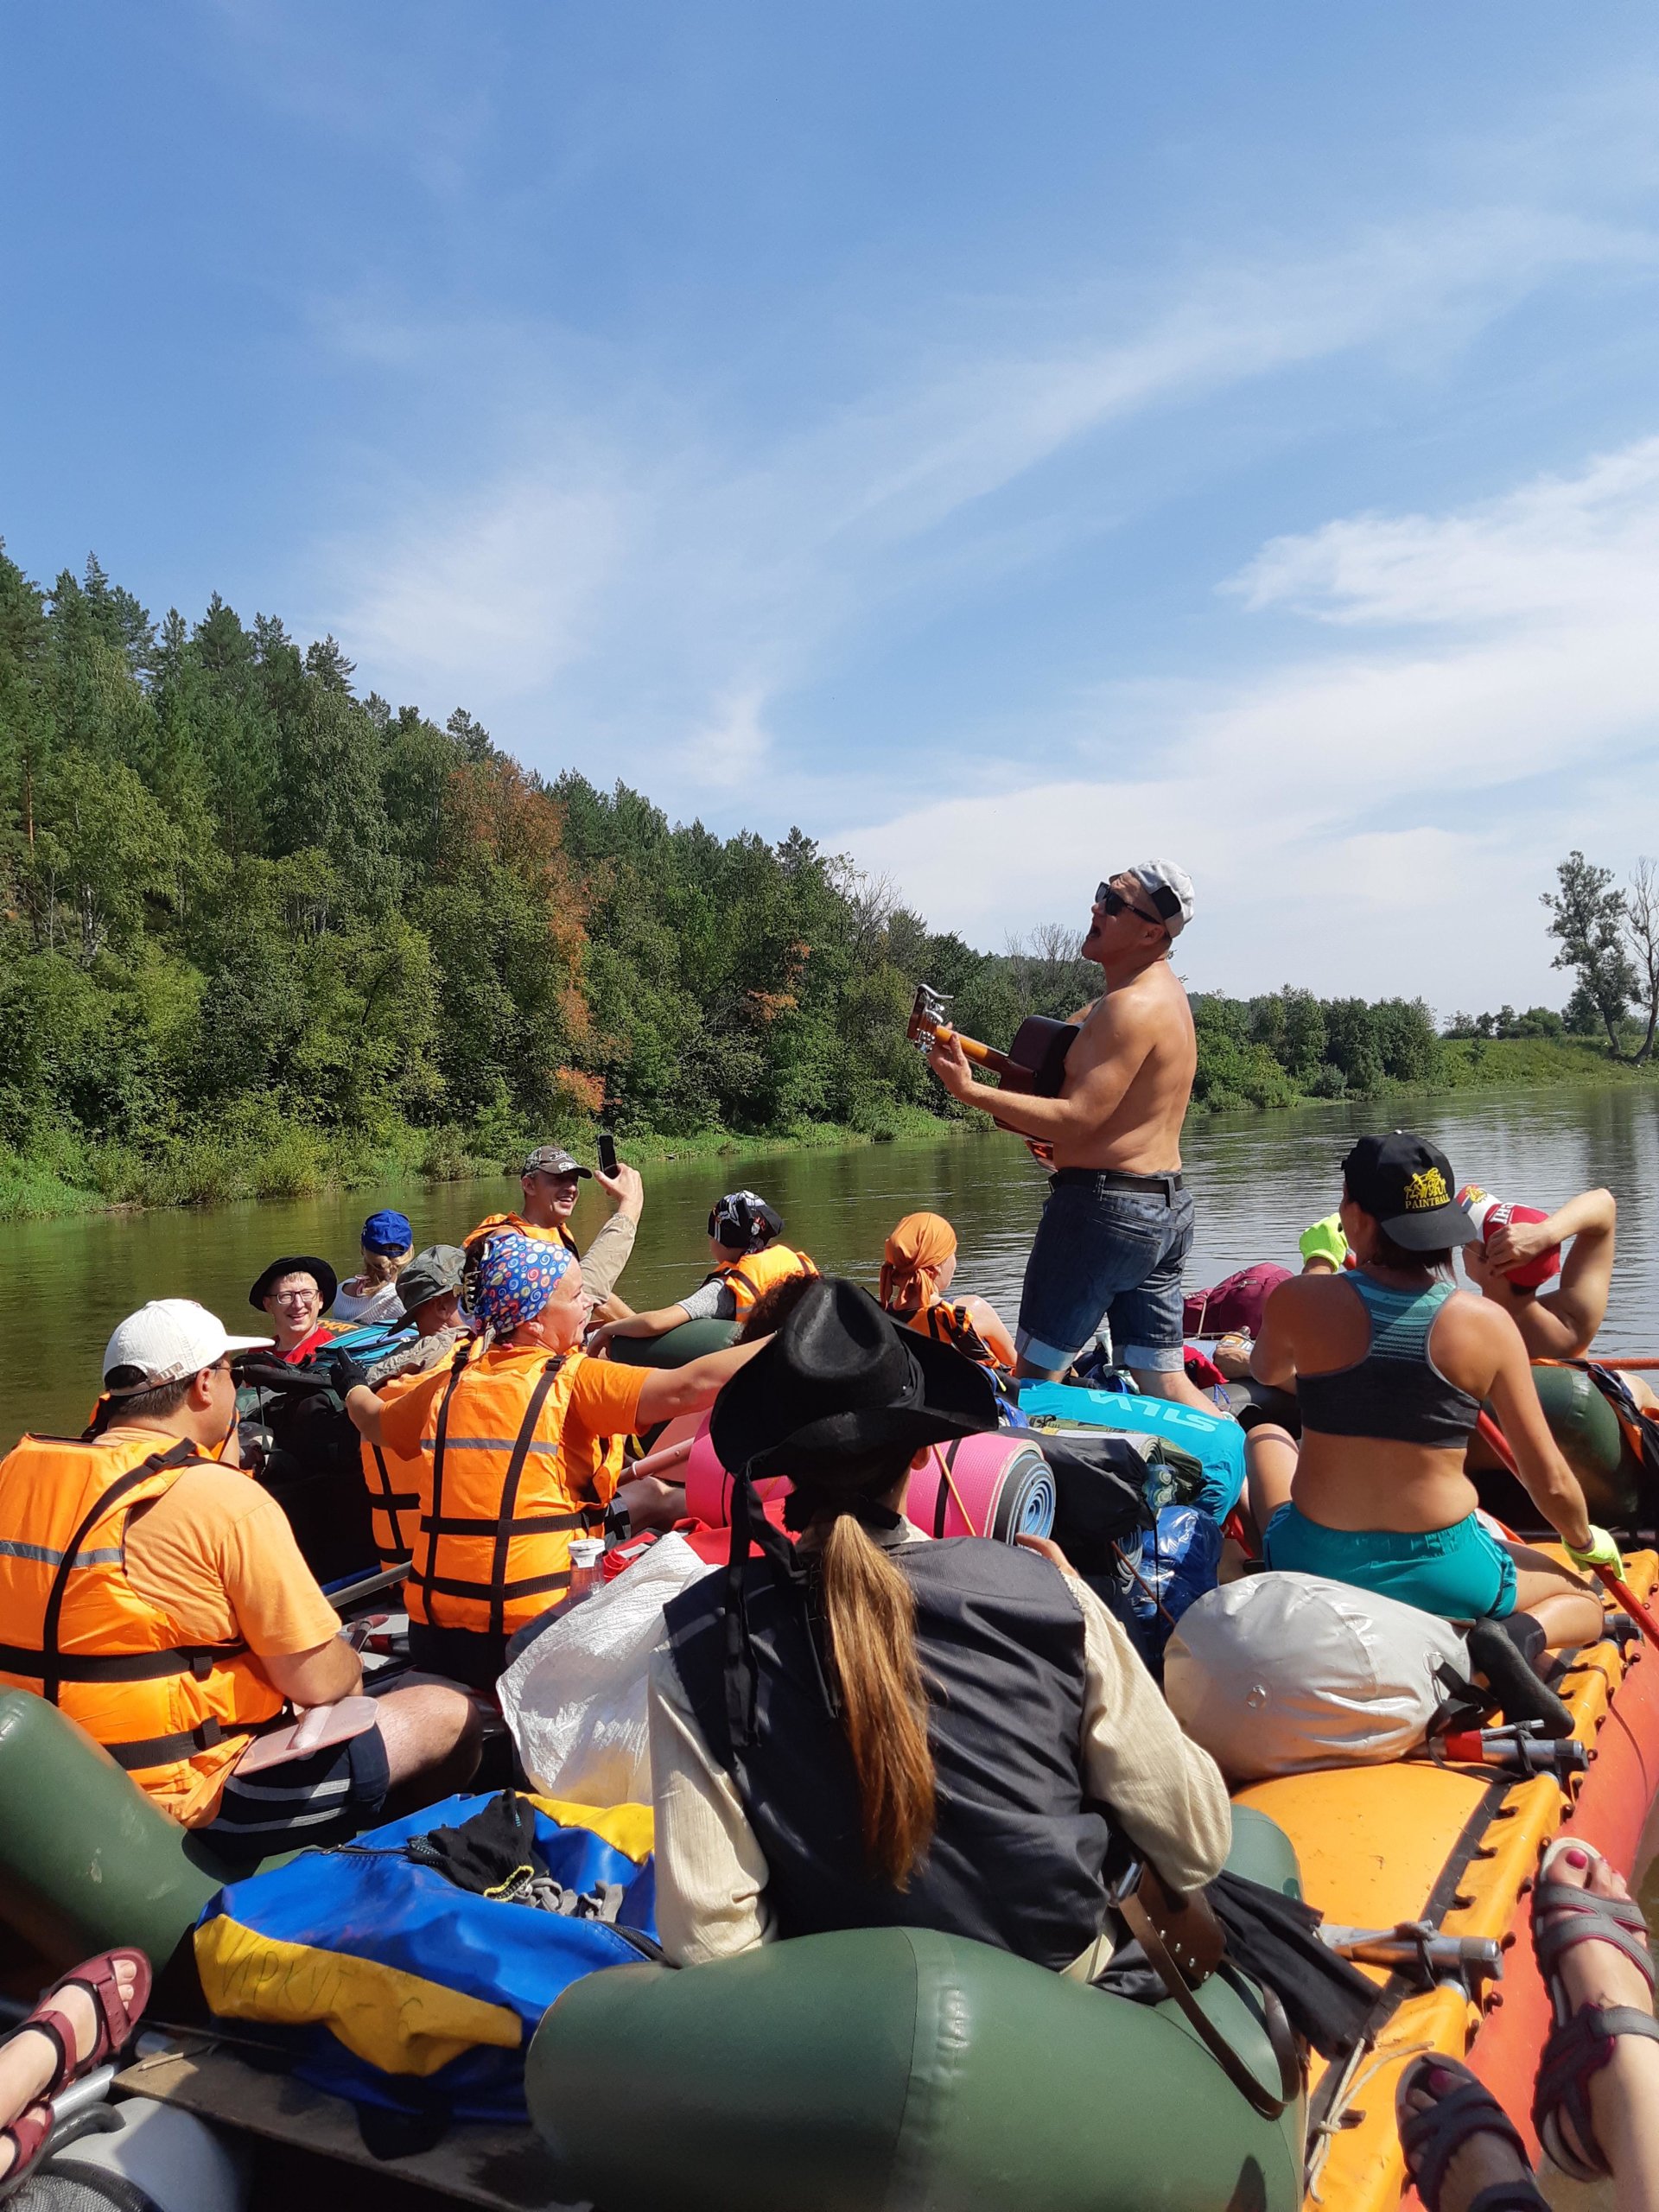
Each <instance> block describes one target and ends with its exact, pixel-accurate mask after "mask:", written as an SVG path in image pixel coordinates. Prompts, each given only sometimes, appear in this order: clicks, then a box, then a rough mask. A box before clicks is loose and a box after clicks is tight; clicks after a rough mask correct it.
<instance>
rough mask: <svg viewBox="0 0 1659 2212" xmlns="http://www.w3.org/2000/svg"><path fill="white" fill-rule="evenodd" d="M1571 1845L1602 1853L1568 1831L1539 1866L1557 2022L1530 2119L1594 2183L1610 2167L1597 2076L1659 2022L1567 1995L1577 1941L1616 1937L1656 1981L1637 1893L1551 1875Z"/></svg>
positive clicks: (1538, 1913) (1562, 2161)
mask: <svg viewBox="0 0 1659 2212" xmlns="http://www.w3.org/2000/svg"><path fill="white" fill-rule="evenodd" d="M1568 1850H1573V1851H1580V1852H1582V1853H1584V1855H1585V1856H1586V1858H1587V1859H1599V1858H1600V1857H1601V1853H1599V1851H1598V1850H1597V1849H1596V1847H1595V1846H1594V1845H1593V1844H1591V1843H1585V1842H1583V1841H1582V1840H1580V1838H1578V1837H1577V1836H1571V1835H1568V1836H1562V1837H1560V1838H1558V1839H1557V1840H1556V1841H1555V1842H1554V1843H1553V1844H1551V1846H1550V1847H1549V1849H1548V1851H1547V1852H1546V1853H1544V1859H1543V1864H1542V1865H1541V1866H1540V1868H1539V1870H1538V1883H1537V1887H1536V1888H1535V1890H1534V1891H1533V1898H1532V1947H1533V1949H1534V1951H1535V1954H1536V1955H1537V1960H1538V1970H1539V1972H1540V1974H1541V1975H1542V1976H1543V1980H1544V1985H1545V1987H1546V1988H1547V1989H1548V1992H1549V1999H1550V2005H1551V2007H1552V2009H1553V2011H1554V2015H1555V2024H1554V2027H1553V2028H1552V2029H1551V2030H1550V2031H1549V2035H1548V2038H1547V2040H1546V2042H1545V2044H1544V2048H1543V2050H1542V2051H1541V2054H1540V2056H1539V2061H1538V2079H1537V2082H1536V2084H1535V2088H1534V2090H1533V2098H1532V2124H1533V2126H1535V2128H1536V2129H1537V2131H1538V2139H1539V2141H1540V2142H1541V2144H1542V2145H1543V2146H1544V2148H1545V2150H1546V2151H1548V2153H1549V2156H1550V2158H1551V2160H1552V2161H1553V2162H1554V2164H1556V2165H1557V2166H1559V2167H1560V2170H1561V2171H1562V2172H1563V2173H1564V2174H1566V2175H1567V2176H1569V2177H1570V2178H1571V2179H1573V2181H1580V2182H1588V2181H1599V2180H1600V2179H1602V2178H1603V2177H1604V2176H1605V2175H1606V2174H1607V2173H1608V2172H1609V2171H1610V2168H1609V2167H1608V2164H1607V2159H1606V2154H1605V2152H1604V2151H1603V2150H1602V2147H1601V2145H1600V2144H1599V2142H1598V2141H1597V2140H1596V2129H1595V2122H1594V2120H1592V2117H1591V2112H1590V2082H1591V2078H1592V2075H1596V2074H1598V2073H1599V2072H1600V2070H1601V2069H1602V2068H1603V2067H1604V2066H1605V2065H1606V2063H1607V2062H1608V2061H1609V2059H1611V2056H1612V2055H1613V2049H1614V2046H1615V2044H1617V2043H1618V2039H1619V2037H1621V2036H1643V2037H1651V2038H1652V2039H1653V2040H1654V2041H1655V2042H1659V2023H1656V2021H1655V2019H1654V2017H1653V2015H1652V2013H1651V2012H1643V2011H1642V2010H1641V2009H1640V2008H1639V2007H1638V2006H1637V2005H1579V2006H1577V2007H1576V2008H1575V2007H1574V2005H1573V2002H1572V1999H1570V1998H1569V1997H1568V1995H1567V1985H1566V1983H1565V1982H1564V1981H1563V1980H1562V1979H1561V1977H1560V1974H1559V1972H1558V1971H1557V1969H1558V1967H1559V1966H1560V1960H1561V1956H1562V1954H1563V1953H1564V1952H1567V1951H1569V1950H1571V1949H1572V1948H1573V1945H1574V1944H1575V1943H1610V1944H1611V1946H1612V1948H1614V1949H1615V1950H1616V1951H1619V1952H1622V1953H1623V1955H1624V1957H1625V1958H1627V1959H1629V1960H1630V1962H1631V1964H1632V1965H1634V1966H1636V1967H1639V1968H1640V1970H1641V1972H1642V1973H1643V1975H1644V1976H1645V1977H1646V1979H1647V1984H1648V1986H1649V1989H1651V1988H1652V1987H1653V1986H1654V1967H1653V1959H1652V1955H1651V1954H1650V1953H1649V1949H1648V1944H1647V1933H1648V1930H1647V1923H1646V1921H1645V1920H1644V1919H1643V1915H1642V1908H1641V1906H1640V1905H1638V1904H1637V1902H1636V1900H1635V1898H1634V1897H1601V1896H1599V1895H1598V1894H1597V1893H1596V1892H1595V1891H1591V1890H1586V1889H1581V1888H1580V1886H1579V1885H1577V1884H1576V1883H1573V1882H1560V1881H1554V1880H1552V1879H1551V1878H1550V1871H1549V1870H1550V1868H1551V1866H1553V1865H1554V1861H1555V1859H1557V1857H1558V1856H1559V1855H1560V1853H1562V1852H1564V1851H1568ZM1564 2118H1565V2119H1566V2120H1568V2121H1570V2122H1571V2124H1572V2128H1573V2135H1574V2136H1575V2137H1576V2138H1577V2139H1578V2147H1577V2148H1576V2149H1575V2148H1574V2147H1573V2143H1572V2141H1571V2140H1570V2139H1568V2137H1567V2133H1566V2132H1565V2130H1564V2129H1563V2127H1562V2125H1561V2123H1562V2120H1563V2119H1564Z"/></svg>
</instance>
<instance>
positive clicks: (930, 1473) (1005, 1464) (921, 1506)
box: [685, 1420, 1054, 1544]
mask: <svg viewBox="0 0 1659 2212" xmlns="http://www.w3.org/2000/svg"><path fill="white" fill-rule="evenodd" d="M947 1469H948V1470H949V1473H948V1478H947V1473H946V1470H947ZM953 1484H954V1486H955V1488H954V1492H953V1490H952V1485H953ZM789 1486H790V1485H789V1481H788V1478H787V1477H785V1476H782V1475H777V1476H773V1477H772V1478H770V1479H768V1480H767V1481H765V1482H759V1483H757V1484H755V1486H754V1488H755V1495H756V1496H757V1497H759V1498H760V1502H761V1503H762V1504H763V1505H764V1504H766V1503H768V1502H769V1501H770V1500H771V1499H772V1498H773V1497H780V1496H782V1494H783V1493H784V1492H785V1491H787V1490H788V1488H789ZM685 1510H686V1511H687V1512H688V1513H689V1514H690V1516H691V1517H692V1518H693V1520H696V1521H704V1522H708V1524H709V1527H710V1528H711V1529H724V1528H727V1527H728V1526H729V1525H730V1522H731V1510H732V1478H731V1476H730V1475H729V1474H728V1472H727V1471H726V1469H725V1468H724V1467H722V1466H721V1464H720V1460H719V1459H718V1458H717V1456H716V1455H715V1447H714V1444H713V1442H712V1440H710V1438H709V1424H708V1422H707V1421H706V1420H705V1421H704V1422H703V1425H702V1428H701V1429H700V1430H699V1431H698V1433H697V1438H696V1442H695V1443H694V1444H693V1445H692V1446H691V1456H690V1459H688V1460H687V1461H686V1465H685ZM905 1510H906V1513H907V1514H908V1515H909V1517H910V1518H911V1519H912V1521H913V1522H915V1523H916V1526H917V1527H918V1529H922V1530H924V1531H925V1533H926V1534H927V1535H930V1536H989V1537H991V1538H993V1539H994V1540H995V1541H996V1542H998V1543H1003V1544H1011V1543H1012V1542H1013V1541H1014V1538H1015V1537H1016V1536H1018V1535H1032V1536H1046V1535H1052V1532H1053V1528H1054V1477H1053V1472H1052V1469H1051V1468H1050V1466H1049V1464H1048V1462H1047V1460H1046V1459H1044V1457H1043V1455H1042V1453H1041V1452H1039V1450H1038V1448H1037V1446H1035V1445H1034V1444H1033V1443H1032V1442H1031V1441H1030V1440H1029V1439H1027V1438H1025V1437H1020V1436H1007V1435H1004V1434H1003V1433H1002V1432H1001V1430H992V1431H989V1432H988V1433H986V1434H985V1435H982V1436H969V1437H964V1438H963V1439H962V1440H960V1441H959V1442H957V1443H955V1444H950V1445H936V1446H934V1447H933V1448H932V1450H931V1452H929V1454H928V1462H927V1465H925V1466H923V1467H917V1468H914V1469H912V1473H911V1478H910V1497H909V1500H908V1503H906V1509H905Z"/></svg>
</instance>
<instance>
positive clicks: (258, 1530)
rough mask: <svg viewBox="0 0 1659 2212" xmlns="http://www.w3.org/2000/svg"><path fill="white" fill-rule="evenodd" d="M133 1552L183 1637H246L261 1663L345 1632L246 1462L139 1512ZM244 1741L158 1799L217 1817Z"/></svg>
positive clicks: (206, 1759) (207, 1756)
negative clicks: (175, 1791)
mask: <svg viewBox="0 0 1659 2212" xmlns="http://www.w3.org/2000/svg"><path fill="white" fill-rule="evenodd" d="M126 1554H127V1556H126V1570H127V1580H128V1581H129V1582H130V1583H131V1585H132V1586H133V1588H134V1589H135V1590H136V1591H137V1592H138V1594H139V1596H140V1597H141V1598H144V1599H148V1600H149V1603H150V1604H151V1605H159V1606H160V1607H161V1608H162V1611H164V1612H165V1613H166V1614H167V1616H168V1619H169V1620H171V1621H172V1622H173V1623H174V1624H175V1627H176V1628H177V1630H178V1631H179V1640H180V1641H181V1643H234V1642H235V1641H236V1640H237V1639H238V1637H239V1638H240V1639H241V1641H242V1642H243V1643H245V1644H246V1645H247V1647H248V1649H249V1650H250V1651H251V1652H252V1654H253V1655H254V1656H255V1657H256V1658H257V1659H265V1658H276V1659H286V1658H292V1657H294V1656H296V1654H298V1653H300V1652H302V1651H315V1649H317V1647H318V1645H319V1644H323V1643H327V1642H328V1640H329V1638H330V1637H334V1636H337V1635H338V1634H339V1633H340V1616H339V1614H338V1613H336V1612H335V1611H334V1607H333V1606H332V1605H330V1604H329V1602H328V1600H327V1598H325V1597H324V1596H323V1594H322V1592H321V1590H320V1589H319V1588H318V1587H317V1582H316V1578H315V1575H314V1574H313V1573H312V1572H311V1570H310V1568H309V1567H308V1566H307V1565H306V1563H305V1561H304V1560H302V1558H301V1557H300V1548H299V1546H298V1545H297V1544H296V1542H295V1541H294V1531H293V1530H292V1529H290V1528H289V1524H288V1516H287V1515H286V1514H285V1513H284V1512H283V1509H282V1507H281V1506H280V1505H278V1504H277V1501H276V1499H275V1498H274V1497H272V1496H271V1495H270V1491H266V1490H262V1489H261V1488H260V1486H259V1484H257V1482H255V1481H254V1479H253V1478H252V1477H251V1475H245V1474H243V1473H242V1472H241V1471H240V1470H239V1469H238V1468H235V1467H219V1466H213V1467H187V1468H186V1469H185V1471H184V1472H183V1473H182V1474H181V1476H180V1477H179V1478H178V1480H177V1481H176V1482H175V1484H174V1485H173V1487H172V1489H171V1490H169V1491H168V1492H167V1494H166V1495H165V1497H158V1498H157V1499H156V1502H155V1503H154V1504H153V1505H142V1506H140V1507H138V1508H137V1510H136V1511H135V1512H134V1513H133V1515H132V1516H131V1517H130V1520H129V1521H128V1522H127V1542H126ZM244 1745H245V1738H242V1737H232V1738H231V1740H230V1741H229V1742H228V1743H224V1744H216V1745H213V1749H212V1750H211V1751H199V1752H198V1753H197V1754H196V1755H195V1757H194V1758H193V1759H192V1760H191V1763H190V1773H191V1780H190V1783H189V1784H188V1787H187V1788H186V1789H185V1790H184V1791H183V1792H182V1793H181V1795H179V1796H176V1797H172V1798H168V1799H162V1798H161V1797H159V1796H158V1797H157V1798H156V1802H157V1803H158V1804H160V1805H162V1809H163V1810H164V1811H166V1812H168V1813H170V1814H171V1815H173V1817H174V1819H175V1821H182V1822H183V1823H184V1825H185V1826H186V1827H200V1825H201V1823H202V1822H203V1821H210V1820H212V1818H213V1815H214V1813H215V1812H216V1811H217V1810H218V1808H219V1793H220V1792H221V1790H222V1789H224V1786H225V1777H226V1772H227V1771H228V1770H229V1769H230V1768H231V1767H232V1765H234V1764H235V1762H236V1759H237V1758H238V1755H239V1753H240V1752H241V1751H242V1750H243V1748H244ZM152 1794H154V1793H152Z"/></svg>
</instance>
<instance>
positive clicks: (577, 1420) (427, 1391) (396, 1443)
mask: <svg viewBox="0 0 1659 2212" xmlns="http://www.w3.org/2000/svg"><path fill="white" fill-rule="evenodd" d="M548 1357H549V1354H548V1353H547V1352H546V1351H544V1350H543V1348H542V1347H541V1346H540V1345H536V1346H534V1347H533V1348H531V1349H528V1350H519V1349H517V1348H515V1347H512V1346H508V1345H497V1346H494V1347H493V1349H492V1350H490V1351H487V1352H486V1353H485V1355H484V1363H485V1365H486V1367H487V1368H488V1369H489V1370H492V1371H493V1372H494V1373H497V1374H499V1373H502V1372H507V1373H511V1372H512V1369H513V1368H514V1367H515V1366H518V1365H520V1364H522V1366H523V1368H524V1373H525V1376H526V1379H528V1378H529V1377H531V1376H534V1375H538V1374H539V1373H540V1372H541V1370H542V1369H543V1367H544V1366H545V1365H546V1363H547V1361H548ZM565 1357H566V1358H567V1360H568V1361H569V1363H571V1364H572V1365H573V1366H574V1367H575V1374H574V1375H573V1376H571V1378H570V1395H569V1399H568V1401H567V1402H566V1405H565V1414H564V1427H563V1431H562V1432H561V1434H560V1442H561V1444H562V1445H563V1452H561V1454H560V1465H561V1469H562V1472H563V1480H564V1483H565V1484H566V1485H567V1487H568V1488H569V1491H570V1493H571V1496H572V1497H599V1498H601V1499H608V1498H609V1497H611V1496H612V1495H613V1492H614V1491H615V1489H616V1482H615V1478H614V1475H613V1473H612V1471H611V1470H610V1469H608V1468H607V1466H606V1465H605V1458H606V1453H605V1444H606V1440H607V1438H608V1437H613V1436H626V1435H629V1434H630V1433H632V1430H633V1429H634V1428H635V1427H638V1425H639V1393H640V1392H641V1391H642V1390H643V1389H645V1383H646V1381H647V1379H648V1377H649V1373H650V1370H648V1369H646V1368H643V1367H619V1366H613V1365H612V1363H611V1362H610V1361H609V1360H608V1359H593V1358H590V1357H588V1354H587V1353H586V1352H582V1351H573V1352H568V1353H567V1354H566V1355H565ZM448 1381H449V1370H448V1368H447V1367H441V1368H439V1369H437V1370H436V1371H435V1373H433V1374H430V1375H423V1376H421V1378H420V1382H419V1383H418V1385H417V1387H416V1389H412V1390H407V1391H405V1392H404V1395H402V1396H401V1397H399V1398H397V1399H395V1400H393V1401H392V1402H391V1404H389V1405H385V1406H383V1408H382V1409H381V1414H380V1441H381V1447H382V1449H383V1450H385V1451H387V1452H396V1453H397V1457H398V1458H399V1459H415V1458H416V1457H417V1455H418V1454H419V1452H420V1449H421V1446H422V1444H423V1441H424V1440H425V1439H426V1438H427V1437H428V1436H429V1434H431V1433H434V1432H435V1430H436V1427H437V1421H438V1404H439V1402H440V1400H441V1399H442V1396H443V1393H444V1390H445V1389H446V1387H447V1386H448Z"/></svg>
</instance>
